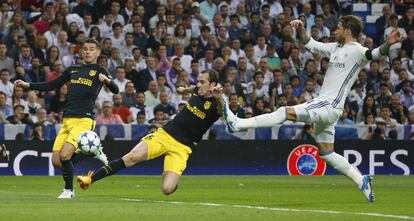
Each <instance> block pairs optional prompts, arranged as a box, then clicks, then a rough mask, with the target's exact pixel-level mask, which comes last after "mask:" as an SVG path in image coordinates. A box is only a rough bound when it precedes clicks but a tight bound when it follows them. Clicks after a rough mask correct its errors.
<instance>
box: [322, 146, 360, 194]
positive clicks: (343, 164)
mask: <svg viewBox="0 0 414 221" xmlns="http://www.w3.org/2000/svg"><path fill="white" fill-rule="evenodd" d="M320 157H321V159H323V160H325V161H326V162H327V163H328V164H329V165H331V166H332V167H333V168H335V169H336V170H337V171H339V172H341V173H342V174H343V175H345V176H346V177H348V178H349V179H351V180H352V181H353V182H354V183H355V184H356V185H357V186H358V187H360V186H361V185H362V179H363V176H362V175H361V173H360V172H359V171H358V170H357V169H355V168H354V167H352V166H351V164H349V162H348V161H347V160H346V159H345V158H344V157H343V156H341V155H339V154H337V153H335V152H333V153H330V154H327V155H324V156H320Z"/></svg>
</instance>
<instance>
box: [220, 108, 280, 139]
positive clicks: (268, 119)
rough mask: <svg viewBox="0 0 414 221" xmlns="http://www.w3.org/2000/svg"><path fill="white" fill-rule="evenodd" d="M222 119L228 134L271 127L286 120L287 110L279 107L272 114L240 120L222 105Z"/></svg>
mask: <svg viewBox="0 0 414 221" xmlns="http://www.w3.org/2000/svg"><path fill="white" fill-rule="evenodd" d="M223 112H224V118H225V120H226V124H227V128H228V130H229V132H230V133H234V132H238V131H241V130H244V129H247V128H258V127H273V126H274V125H277V124H281V123H283V122H284V121H286V120H287V108H286V107H281V108H279V109H277V110H276V111H275V112H273V113H269V114H262V115H259V116H256V117H252V118H247V119H242V118H238V117H237V116H236V115H234V114H233V112H231V110H230V108H229V105H228V104H227V103H226V102H225V103H224V110H223Z"/></svg>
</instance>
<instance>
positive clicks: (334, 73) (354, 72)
mask: <svg viewBox="0 0 414 221" xmlns="http://www.w3.org/2000/svg"><path fill="white" fill-rule="evenodd" d="M305 47H306V48H307V49H308V50H310V51H311V52H312V53H318V54H321V56H322V57H328V58H329V68H328V70H327V71H326V74H325V78H324V81H323V85H322V87H321V90H320V92H319V98H321V99H326V100H328V101H329V103H330V104H331V105H332V106H333V107H334V108H340V109H343V106H344V103H345V99H346V97H347V96H348V94H349V92H350V90H351V87H352V85H353V84H354V82H355V81H356V80H357V77H358V74H359V71H360V70H361V69H362V68H363V67H364V66H365V65H366V64H367V62H368V59H367V58H366V56H365V52H366V51H367V50H368V48H366V47H363V46H362V45H360V44H359V43H357V42H350V43H346V44H344V45H341V44H339V43H337V42H335V43H321V42H317V41H315V40H313V39H312V38H311V39H310V40H309V42H308V43H307V44H306V45H305Z"/></svg>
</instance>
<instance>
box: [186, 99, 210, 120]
mask: <svg viewBox="0 0 414 221" xmlns="http://www.w3.org/2000/svg"><path fill="white" fill-rule="evenodd" d="M185 106H186V107H187V109H188V110H189V111H190V112H191V113H193V114H194V115H196V116H197V117H198V118H200V119H203V120H204V119H205V118H206V113H204V112H203V111H201V110H200V109H198V107H197V106H193V107H191V105H190V103H189V102H187V104H186V105H185Z"/></svg>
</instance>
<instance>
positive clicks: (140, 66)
mask: <svg viewBox="0 0 414 221" xmlns="http://www.w3.org/2000/svg"><path fill="white" fill-rule="evenodd" d="M132 55H133V56H134V63H135V67H134V69H135V70H137V71H138V72H139V71H142V70H144V69H146V68H147V63H146V61H145V57H144V55H142V53H141V49H140V48H134V49H132Z"/></svg>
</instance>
